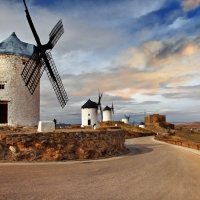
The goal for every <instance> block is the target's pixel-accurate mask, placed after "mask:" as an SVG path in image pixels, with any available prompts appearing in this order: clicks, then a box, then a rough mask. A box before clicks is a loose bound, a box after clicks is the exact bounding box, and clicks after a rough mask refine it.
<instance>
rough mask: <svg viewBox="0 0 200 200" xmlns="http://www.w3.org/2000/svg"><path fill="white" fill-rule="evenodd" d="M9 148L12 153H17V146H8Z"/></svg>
mask: <svg viewBox="0 0 200 200" xmlns="http://www.w3.org/2000/svg"><path fill="white" fill-rule="evenodd" d="M9 150H10V151H11V152H12V153H17V148H16V147H14V146H10V147H9Z"/></svg>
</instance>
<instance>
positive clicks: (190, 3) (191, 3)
mask: <svg viewBox="0 0 200 200" xmlns="http://www.w3.org/2000/svg"><path fill="white" fill-rule="evenodd" d="M199 3H200V0H185V1H183V3H182V6H183V9H184V10H185V11H189V10H193V9H195V8H196V7H198V6H199Z"/></svg>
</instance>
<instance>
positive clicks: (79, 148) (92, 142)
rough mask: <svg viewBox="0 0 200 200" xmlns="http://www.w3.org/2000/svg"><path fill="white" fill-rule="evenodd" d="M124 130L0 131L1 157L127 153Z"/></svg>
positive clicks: (71, 157) (73, 157) (67, 157)
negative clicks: (22, 132) (20, 132)
mask: <svg viewBox="0 0 200 200" xmlns="http://www.w3.org/2000/svg"><path fill="white" fill-rule="evenodd" d="M124 142H125V139H124V133H123V130H102V131H95V130H94V131H80V132H60V133H34V134H25V133H24V134H14V133H13V134H7V135H6V134H1V135H0V160H1V161H5V160H7V161H55V160H56V161H59V160H76V159H91V158H100V157H107V156H113V155H119V154H124V153H126V152H128V149H127V148H126V147H125V145H124Z"/></svg>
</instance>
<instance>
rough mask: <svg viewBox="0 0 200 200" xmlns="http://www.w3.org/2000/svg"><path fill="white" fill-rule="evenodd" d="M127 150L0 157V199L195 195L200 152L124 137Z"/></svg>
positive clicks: (199, 188) (199, 187)
mask: <svg viewBox="0 0 200 200" xmlns="http://www.w3.org/2000/svg"><path fill="white" fill-rule="evenodd" d="M126 144H127V146H128V148H129V149H130V150H131V153H129V154H128V155H125V156H119V157H115V158H111V159H102V160H98V161H95V160H89V161H85V162H79V161H78V162H77V161H73V162H60V163H36V164H29V163H27V164H20V163H12V164H10V163H1V164H0V199H3V200H4V199H8V200H15V199H17V200H26V199H27V200H31V199H36V200H40V199H42V200H43V199H49V200H54V199H59V200H62V199H63V200H67V199H69V200H73V199H77V200H82V199H83V200H90V199H95V200H96V199H99V200H112V199H113V200H129V199H130V200H133V199H136V200H148V199H149V200H157V199H158V200H165V199H170V200H176V199H177V200H179V199H180V200H183V199H187V200H190V199H191V200H195V199H198V200H199V199H200V155H199V154H196V153H194V152H195V151H193V152H191V151H188V150H185V149H183V148H177V147H176V146H173V145H169V144H165V143H161V142H157V141H154V140H153V137H145V138H137V139H130V140H127V141H126Z"/></svg>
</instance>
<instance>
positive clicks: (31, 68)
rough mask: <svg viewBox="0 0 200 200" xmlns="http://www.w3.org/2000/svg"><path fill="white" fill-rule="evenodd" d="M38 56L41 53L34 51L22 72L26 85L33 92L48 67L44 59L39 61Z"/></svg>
mask: <svg viewBox="0 0 200 200" xmlns="http://www.w3.org/2000/svg"><path fill="white" fill-rule="evenodd" d="M38 57H39V54H38V53H36V52H34V53H33V54H32V56H31V57H30V58H29V60H28V61H27V63H26V65H25V67H24V69H23V71H22V74H21V76H22V79H23V80H24V82H25V85H26V86H27V88H28V90H29V91H30V93H31V94H33V93H34V91H35V89H36V87H37V85H38V83H39V82H40V78H41V76H42V74H43V72H44V69H45V67H46V65H45V63H44V61H43V60H41V61H39V62H38Z"/></svg>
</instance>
